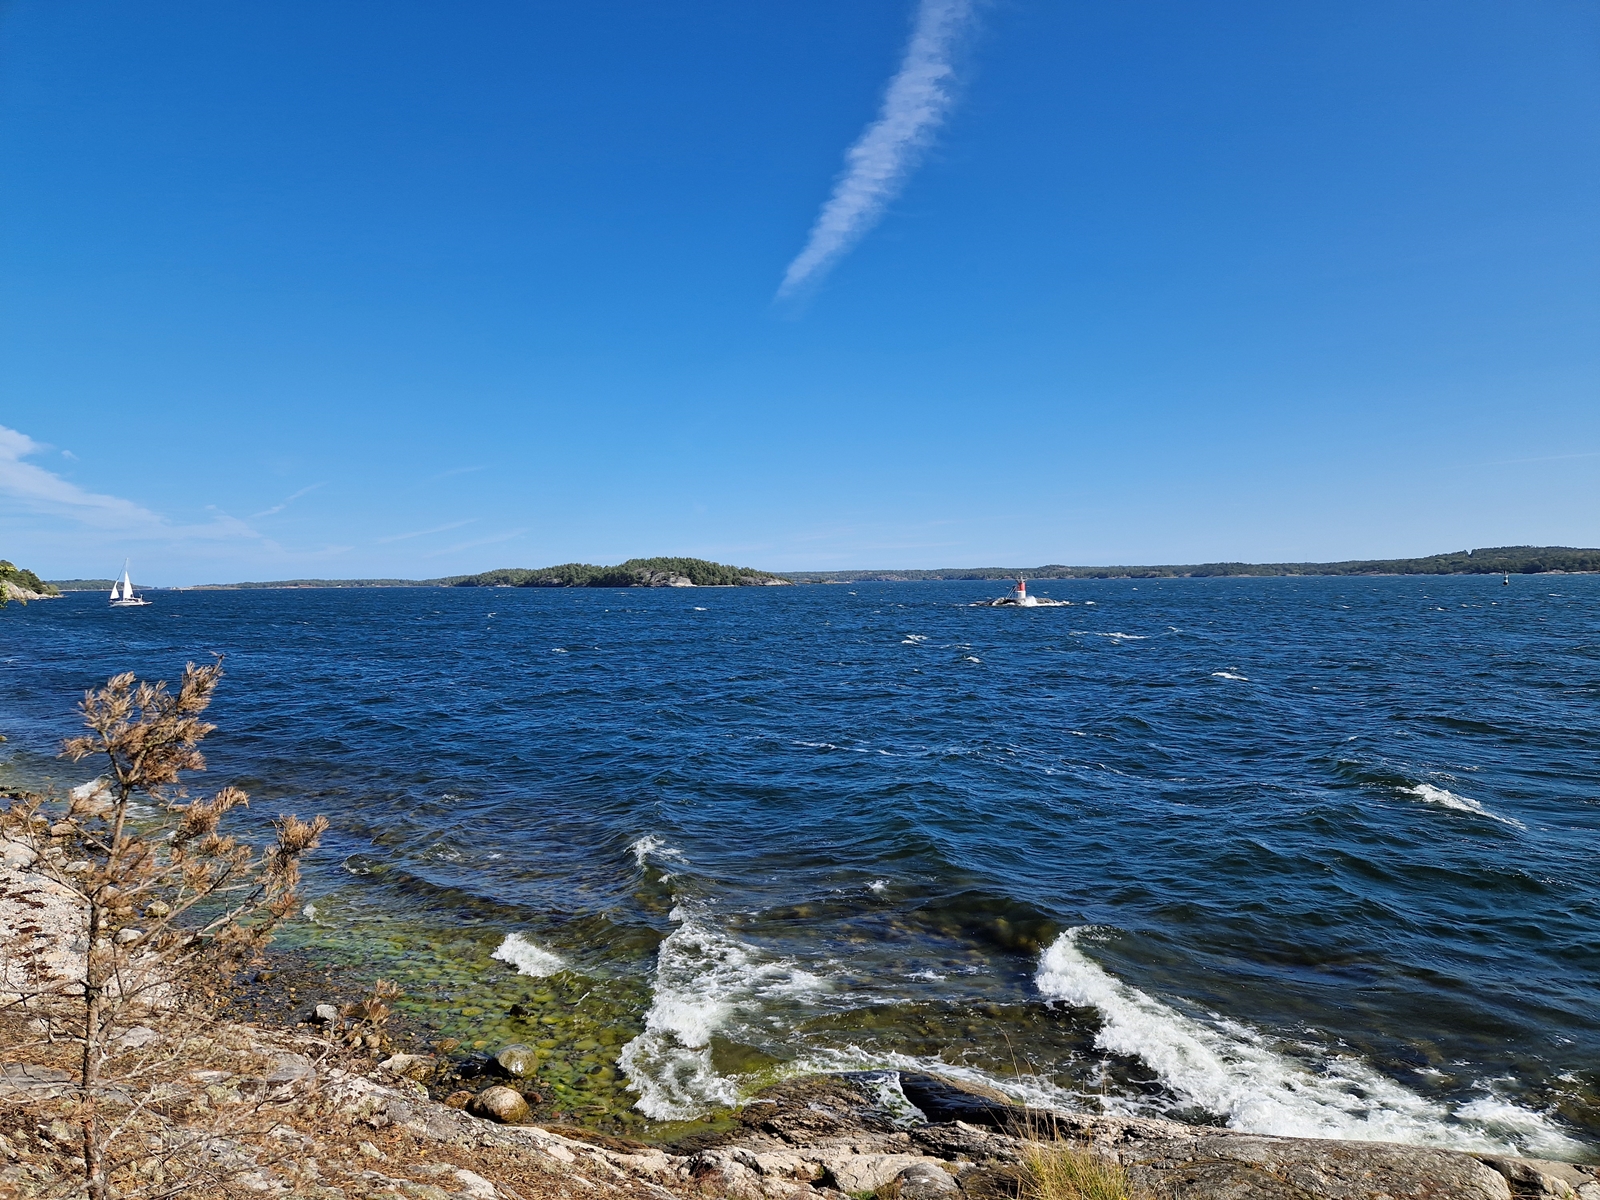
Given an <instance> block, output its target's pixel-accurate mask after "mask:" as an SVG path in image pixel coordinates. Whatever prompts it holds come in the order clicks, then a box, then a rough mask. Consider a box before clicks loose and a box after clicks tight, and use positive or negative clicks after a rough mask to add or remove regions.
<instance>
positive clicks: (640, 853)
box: [628, 833, 684, 867]
mask: <svg viewBox="0 0 1600 1200" xmlns="http://www.w3.org/2000/svg"><path fill="white" fill-rule="evenodd" d="M628 853H629V854H632V855H633V860H634V861H635V862H636V863H638V864H639V865H640V866H641V867H644V866H648V865H649V858H650V856H651V855H652V854H653V855H655V856H656V857H657V858H665V859H670V860H671V861H673V862H680V863H681V862H683V861H684V857H683V851H682V850H679V849H678V848H677V847H676V846H669V845H667V844H666V842H664V841H662V840H661V839H660V838H658V837H657V836H656V835H655V834H653V833H647V834H645V835H644V836H643V837H642V838H639V839H638V840H637V841H635V842H634V843H633V844H632V845H630V846H629V847H628Z"/></svg>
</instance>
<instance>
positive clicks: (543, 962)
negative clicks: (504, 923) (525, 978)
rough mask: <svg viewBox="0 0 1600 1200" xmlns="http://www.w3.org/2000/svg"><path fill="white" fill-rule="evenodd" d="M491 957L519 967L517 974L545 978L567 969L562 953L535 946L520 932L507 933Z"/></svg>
mask: <svg viewBox="0 0 1600 1200" xmlns="http://www.w3.org/2000/svg"><path fill="white" fill-rule="evenodd" d="M489 957H490V958H497V959H499V960H500V961H501V962H503V963H510V964H511V965H512V966H513V967H515V968H516V969H517V974H519V975H531V976H533V977H534V978H535V979H543V978H544V977H545V976H546V975H554V974H555V973H556V972H557V971H565V970H566V969H567V964H566V961H565V960H564V959H562V958H561V956H560V955H558V954H552V953H551V952H550V951H548V950H546V949H545V948H544V947H543V946H535V945H534V944H533V943H532V942H530V941H529V940H528V939H527V938H525V937H523V936H522V935H521V934H520V933H508V934H506V940H505V941H503V942H501V943H500V948H499V949H498V950H495V951H493V952H491V953H490V955H489Z"/></svg>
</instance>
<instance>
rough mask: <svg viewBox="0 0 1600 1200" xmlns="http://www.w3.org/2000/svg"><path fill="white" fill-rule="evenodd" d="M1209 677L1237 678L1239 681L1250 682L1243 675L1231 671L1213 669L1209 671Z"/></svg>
mask: <svg viewBox="0 0 1600 1200" xmlns="http://www.w3.org/2000/svg"><path fill="white" fill-rule="evenodd" d="M1211 678H1213V679H1237V680H1238V681H1239V682H1240V683H1249V682H1250V681H1249V680H1248V679H1246V678H1245V677H1244V676H1243V675H1235V674H1234V673H1233V672H1232V671H1213V672H1211Z"/></svg>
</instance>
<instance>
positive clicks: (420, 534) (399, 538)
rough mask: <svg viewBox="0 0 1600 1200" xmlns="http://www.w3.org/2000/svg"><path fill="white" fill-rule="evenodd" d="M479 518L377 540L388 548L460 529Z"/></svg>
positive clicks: (469, 518)
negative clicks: (395, 544)
mask: <svg viewBox="0 0 1600 1200" xmlns="http://www.w3.org/2000/svg"><path fill="white" fill-rule="evenodd" d="M477 519H478V518H477V517H468V518H467V519H466V520H465V521H451V522H450V524H448V525H435V526H434V527H433V528H432V529H413V530H412V531H411V532H410V533H397V534H394V535H392V536H390V537H381V538H379V539H378V540H377V544H378V545H380V546H387V545H388V544H389V543H390V542H404V541H408V540H409V539H411V538H419V537H427V536H428V535H429V534H430V533H443V532H445V530H447V529H460V528H461V527H462V526H463V525H471V524H472V523H473V522H474V521H476V520H477Z"/></svg>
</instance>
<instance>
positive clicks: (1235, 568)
mask: <svg viewBox="0 0 1600 1200" xmlns="http://www.w3.org/2000/svg"><path fill="white" fill-rule="evenodd" d="M668 563H670V564H673V566H672V567H671V568H658V567H657V564H668ZM683 564H689V565H683ZM680 569H681V570H682V571H683V572H684V573H682V574H680V573H678V572H679V570H680ZM1593 574H1600V549H1584V548H1575V547H1570V546H1497V547H1488V548H1484V549H1478V550H1461V551H1456V552H1454V553H1450V554H1433V555H1428V556H1426V557H1423V558H1388V559H1351V560H1348V561H1344V562H1324V563H1235V562H1224V563H1195V564H1190V565H1185V566H1106V567H1072V566H1063V565H1060V564H1053V563H1052V564H1048V565H1045V566H1040V567H943V568H937V569H929V570H865V569H863V570H848V569H846V570H837V571H775V572H774V571H756V570H754V569H751V568H734V567H724V566H722V565H721V564H718V563H709V562H706V561H705V560H702V559H630V560H629V562H628V563H625V564H623V565H622V567H589V566H587V565H585V564H568V565H566V566H564V567H544V568H538V569H528V568H504V569H500V570H494V571H484V572H481V573H480V574H477V575H451V576H444V577H442V578H438V579H280V580H272V581H263V582H243V583H206V584H196V585H194V586H192V587H189V588H182V589H177V590H181V591H253V590H278V591H294V590H307V589H314V588H383V587H719V586H720V587H738V586H749V585H757V586H759V585H764V584H777V583H794V584H808V583H814V584H839V583H917V582H925V581H928V582H931V581H959V580H969V581H981V580H999V579H1016V578H1017V577H1018V576H1022V577H1024V578H1027V579H1037V580H1050V579H1216V578H1281V577H1285V576H1308V577H1317V576H1322V577H1329V576H1332V577H1348V576H1358V577H1381V576H1414V575H1593ZM696 575H699V576H701V578H702V579H704V580H705V581H704V582H701V580H700V579H696V578H694V576H696ZM48 582H50V583H51V584H52V585H53V586H54V587H56V588H58V589H60V590H61V591H63V592H84V591H108V590H109V589H110V587H111V582H112V581H111V580H109V579H57V580H50V581H48ZM152 590H157V589H154V588H152ZM160 590H168V589H160Z"/></svg>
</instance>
